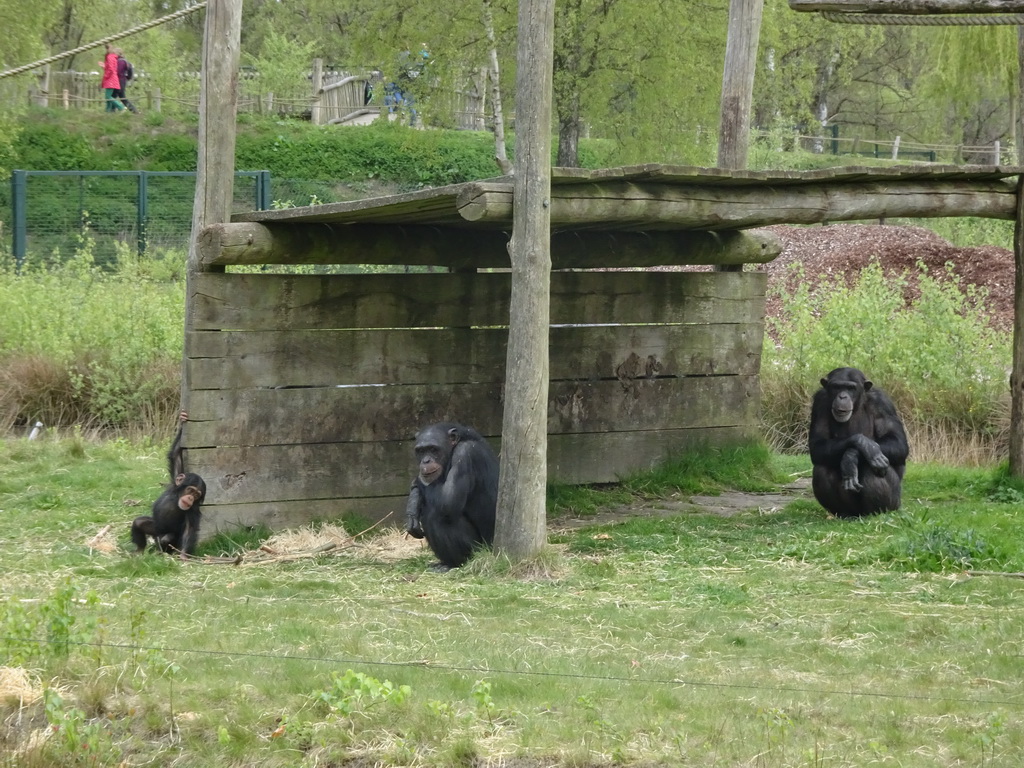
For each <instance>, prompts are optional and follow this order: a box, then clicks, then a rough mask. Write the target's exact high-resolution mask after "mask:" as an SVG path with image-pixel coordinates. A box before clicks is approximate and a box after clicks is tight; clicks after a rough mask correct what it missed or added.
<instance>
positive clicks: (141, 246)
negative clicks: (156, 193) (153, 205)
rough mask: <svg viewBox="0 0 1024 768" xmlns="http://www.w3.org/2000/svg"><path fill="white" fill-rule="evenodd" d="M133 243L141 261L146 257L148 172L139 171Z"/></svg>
mask: <svg viewBox="0 0 1024 768" xmlns="http://www.w3.org/2000/svg"><path fill="white" fill-rule="evenodd" d="M135 210H136V216H135V242H136V244H137V249H138V253H139V258H140V259H141V258H142V257H143V256H145V255H146V221H147V220H148V219H149V171H139V198H138V200H137V201H136V206H135Z"/></svg>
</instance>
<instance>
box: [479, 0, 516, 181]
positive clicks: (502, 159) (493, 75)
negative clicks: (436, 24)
mask: <svg viewBox="0 0 1024 768" xmlns="http://www.w3.org/2000/svg"><path fill="white" fill-rule="evenodd" d="M484 27H486V29H487V42H489V43H490V46H491V50H490V58H491V66H490V67H489V68H488V71H487V74H488V76H489V78H490V80H491V109H492V111H493V113H494V161H495V162H496V163H497V164H498V168H500V169H501V172H502V173H503V174H504V175H506V176H508V175H509V174H510V173H512V163H510V162H509V160H508V153H507V152H506V151H505V114H504V112H503V111H502V108H501V70H500V69H499V68H498V48H497V46H496V45H495V42H494V14H493V13H492V12H491V0H484Z"/></svg>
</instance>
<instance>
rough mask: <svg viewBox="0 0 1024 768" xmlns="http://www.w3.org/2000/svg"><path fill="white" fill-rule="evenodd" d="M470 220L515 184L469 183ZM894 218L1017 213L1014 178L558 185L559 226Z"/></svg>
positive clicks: (463, 198) (466, 211) (465, 210)
mask: <svg viewBox="0 0 1024 768" xmlns="http://www.w3.org/2000/svg"><path fill="white" fill-rule="evenodd" d="M458 209H459V213H460V214H461V215H462V216H463V218H465V219H466V220H467V221H472V222H477V223H483V222H498V221H506V220H507V219H508V217H509V216H510V215H511V212H512V187H511V185H509V184H506V183H500V182H479V183H475V184H470V185H467V187H466V188H465V189H464V190H463V191H462V193H461V194H460V195H459V198H458ZM880 216H887V217H890V218H896V217H909V218H934V217H943V216H979V217H984V218H995V219H1014V218H1015V217H1016V193H1015V189H1014V182H1013V181H1006V180H976V181H970V182H968V181H929V182H927V183H922V182H919V181H914V180H891V179H890V180H886V181H880V182H876V183H872V182H865V183H848V184H836V183H831V184H829V183H809V184H801V185H791V186H782V185H780V186H775V187H773V188H771V189H766V188H765V187H764V186H763V185H761V186H758V185H736V186H725V185H721V186H710V185H708V186H701V185H698V184H694V185H680V186H669V185H667V184H637V183H632V182H623V181H607V182H587V183H580V184H573V185H565V186H559V187H554V188H553V189H552V196H551V225H552V226H553V227H573V226H602V227H604V228H612V226H618V227H621V228H637V227H638V225H639V224H640V223H641V222H643V223H644V225H645V226H646V227H647V228H648V229H670V228H671V229H708V230H719V229H745V228H749V227H762V226H767V225H770V224H820V223H821V222H824V221H856V220H870V219H877V218H879V217H880Z"/></svg>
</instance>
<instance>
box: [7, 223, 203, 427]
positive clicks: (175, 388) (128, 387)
mask: <svg viewBox="0 0 1024 768" xmlns="http://www.w3.org/2000/svg"><path fill="white" fill-rule="evenodd" d="M119 256H120V259H119V262H118V266H117V270H116V271H115V272H114V273H110V272H105V271H103V270H100V269H99V268H98V267H97V266H96V264H95V262H94V260H93V256H92V239H91V238H90V237H89V235H88V233H86V235H85V236H83V238H82V239H81V240H80V244H79V249H78V251H77V252H76V253H75V255H74V256H73V257H72V258H71V259H69V260H68V261H67V262H65V263H63V264H58V265H56V266H55V267H54V268H53V269H46V268H45V267H42V266H33V265H28V266H27V267H26V268H25V269H24V270H22V271H21V272H20V273H17V272H15V271H14V269H13V267H12V266H11V265H8V266H7V267H6V268H3V269H2V270H0V325H2V326H3V328H4V334H3V336H2V337H0V360H3V361H5V366H4V370H3V372H2V373H0V382H2V384H3V386H2V387H0V406H2V408H0V410H3V411H4V412H6V413H8V414H10V416H9V418H12V419H13V418H21V419H30V420H33V421H34V420H36V419H39V420H42V421H43V422H44V424H47V425H51V426H52V425H57V424H62V423H67V422H68V421H70V422H71V423H75V422H81V421H85V422H89V423H93V424H105V425H122V426H123V425H126V424H131V423H133V422H136V421H137V420H139V418H140V416H141V417H142V419H143V420H146V419H147V418H150V417H157V418H158V417H159V416H160V415H162V414H163V413H164V412H165V411H167V409H168V407H171V408H173V407H174V406H171V405H170V402H171V401H174V402H176V401H177V399H178V392H179V383H178V381H177V372H176V370H175V368H176V367H177V366H176V365H175V363H174V362H173V361H176V360H179V359H180V357H181V352H182V343H183V340H182V334H181V329H182V327H183V323H184V297H183V285H182V284H181V283H160V282H156V281H154V280H152V279H149V276H148V272H149V270H150V268H151V266H152V264H145V263H140V262H138V261H137V260H136V259H135V258H134V256H133V255H132V254H131V253H130V251H129V250H128V248H127V247H122V249H121V250H120V253H119ZM41 308H46V311H40V309H41Z"/></svg>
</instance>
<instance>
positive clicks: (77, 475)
mask: <svg viewBox="0 0 1024 768" xmlns="http://www.w3.org/2000/svg"><path fill="white" fill-rule="evenodd" d="M162 453H163V452H162V450H161V449H160V448H158V447H155V446H146V445H142V446H140V445H135V444H131V443H127V442H123V441H122V442H113V443H106V444H92V443H88V442H86V441H84V440H72V441H59V442H57V441H49V440H46V441H42V442H31V443H29V442H26V441H23V440H9V441H5V442H0V510H2V512H0V514H2V515H3V518H4V522H5V525H4V529H3V534H2V537H3V540H2V546H0V592H2V594H3V596H4V598H5V602H4V603H3V604H2V606H0V658H3V659H5V662H4V663H7V664H9V665H13V666H20V667H23V668H24V669H26V670H29V671H30V672H31V674H32V675H33V677H34V679H35V680H36V681H37V682H38V681H43V683H44V684H45V685H47V686H49V687H50V688H51V689H52V690H54V691H56V692H58V693H59V695H60V697H61V699H62V701H61V703H60V704H59V705H57V704H54V703H53V702H54V699H53V697H52V696H51V698H50V699H49V701H50V706H49V707H48V708H47V709H44V707H43V704H42V702H39V703H34V704H31V705H29V706H27V707H25V708H23V709H21V710H19V708H18V705H17V703H10V702H7V703H6V704H3V705H0V710H2V714H3V718H2V722H3V725H2V726H0V752H2V753H3V754H4V755H6V757H5V758H4V759H3V760H0V765H4V766H6V765H19V766H20V765H29V766H32V765H39V766H44V765H45V766H54V765H58V766H59V765H68V766H72V765H73V766H77V765H90V766H91V765H111V766H114V765H120V764H122V763H123V762H126V763H127V764H131V765H145V764H158V765H161V764H172V763H173V764H175V765H184V766H225V765H232V766H254V765H259V766H293V765H310V766H312V765H369V764H374V763H378V764H382V765H415V766H419V765H423V766H434V765H438V766H441V765H443V766H456V765H467V766H468V765H487V764H498V763H499V762H500V760H502V759H504V760H506V761H508V763H507V764H515V765H518V766H527V767H529V768H532V766H541V765H545V766H547V765H559V766H597V765H610V764H627V765H630V764H635V765H645V766H648V765H658V764H662V765H695V766H696V765H701V766H704V765H722V766H804V765H806V766H818V765H820V766H859V765H869V764H880V765H899V766H929V767H931V766H954V765H972V766H982V765H984V766H1017V765H1020V764H1021V762H1022V760H1024V727H1022V726H1024V707H1022V705H1021V701H1020V698H1019V696H1018V694H1017V691H1019V690H1020V688H1021V685H1022V683H1024V679H1022V678H1024V667H1022V665H1021V664H1020V655H1021V652H1022V640H1021V638H1022V637H1024V611H1021V610H1020V607H1019V605H1020V601H1021V598H1022V596H1024V581H1021V580H1018V579H1014V578H1009V577H1005V576H979V577H969V576H967V575H965V573H964V568H965V565H969V567H970V568H973V569H976V570H984V571H1006V572H1019V571H1024V532H1022V527H1021V526H1020V524H1019V520H1018V518H1019V516H1020V510H1021V504H1020V501H1019V499H1015V498H1014V496H1013V493H1014V488H1015V486H1014V484H1013V483H1012V482H1009V481H1007V480H1006V479H1005V477H1004V473H1002V474H1001V472H1000V471H999V470H982V469H959V468H948V467H939V466H922V465H917V464H912V465H911V466H910V467H909V469H908V474H907V479H906V486H905V493H904V499H905V504H904V509H903V510H902V511H900V512H899V513H895V514H890V515H882V516H878V517H873V518H869V519H863V520H854V521H838V520H833V519H828V518H827V517H826V516H825V514H824V512H823V511H822V510H821V508H820V507H818V506H817V504H815V503H814V502H813V500H808V499H799V500H796V501H794V502H793V503H791V504H789V505H788V506H786V507H785V508H783V509H781V510H778V511H774V512H771V513H763V512H758V511H757V510H751V511H749V512H745V513H741V514H738V515H735V516H733V517H719V516H716V515H712V514H685V515H680V516H676V517H668V518H664V519H649V518H645V519H633V520H623V521H620V522H617V523H613V524H609V525H600V526H597V525H593V526H590V527H585V528H580V529H575V530H568V531H566V530H560V532H558V533H557V534H552V535H551V536H550V544H549V548H548V551H547V552H546V553H545V556H544V558H543V563H542V565H543V567H536V568H532V569H529V568H527V569H524V568H521V567H516V566H512V567H510V566H508V564H506V563H503V562H501V561H500V560H499V559H497V558H495V557H493V556H487V555H485V556H482V557H479V558H478V559H477V560H475V561H473V562H472V563H471V564H470V565H468V566H467V567H466V568H464V569H461V570H460V571H454V572H451V573H448V574H434V573H431V572H428V571H426V570H425V565H426V563H427V561H428V559H429V558H428V557H427V556H426V554H423V555H413V556H411V557H409V558H406V559H404V560H400V561H398V562H396V563H390V564H389V563H384V562H381V561H379V560H376V559H373V558H372V557H370V556H369V555H368V554H365V553H363V554H360V552H361V550H358V549H352V550H346V551H345V553H344V554H342V555H336V556H325V557H322V558H320V559H318V560H315V561H303V562H298V563H291V564H276V565H252V566H246V565H242V566H236V567H231V566H224V565H201V564H188V565H182V564H181V563H179V562H178V561H177V560H175V559H173V558H169V557H163V556H159V555H145V556H142V557H134V556H131V555H129V554H128V535H127V534H128V524H129V521H130V520H131V518H132V517H133V516H134V515H136V514H139V511H140V509H143V508H144V507H146V506H148V504H149V502H150V501H151V500H152V498H153V497H154V496H155V495H156V493H157V492H158V491H159V489H160V484H161V482H162V481H163V476H164V472H165V468H164V466H163V457H162ZM724 465H729V466H728V467H727V468H728V469H729V471H730V472H732V473H733V474H731V475H729V474H723V472H724V470H723V469H722V468H721V467H722V466H724ZM807 469H809V465H808V462H807V459H806V457H784V458H783V457H778V456H773V455H771V454H765V453H763V452H762V451H760V450H759V449H750V450H749V451H746V452H742V451H739V452H703V453H701V454H699V455H698V456H697V457H696V458H692V459H690V460H687V461H686V462H679V465H678V467H677V469H676V471H675V472H673V473H671V474H665V473H663V474H662V475H660V476H657V475H655V476H651V477H648V478H634V479H631V481H630V484H629V485H628V487H620V488H618V489H616V491H615V495H612V496H604V497H603V498H604V501H603V502H602V500H601V499H602V495H601V493H600V492H599V491H597V490H594V489H591V491H590V493H591V494H592V497H591V501H592V503H593V505H594V508H595V509H599V508H604V507H608V506H614V505H616V504H620V503H622V502H623V501H628V500H629V499H634V500H636V499H638V498H640V497H638V496H637V494H638V493H640V490H641V489H644V490H645V491H646V492H648V493H650V492H653V493H656V494H657V495H668V494H681V495H683V496H684V497H685V496H686V495H689V494H690V493H702V494H707V493H713V492H715V491H716V490H719V491H723V490H728V489H730V488H748V489H750V490H764V489H765V488H767V487H770V486H771V484H772V483H773V482H775V481H777V480H789V479H791V477H792V476H794V475H796V476H799V475H806V472H807ZM680 472H681V473H682V474H680ZM652 489H654V490H652ZM673 489H674V490H673ZM135 501H138V502H139V503H138V504H134V502H135ZM552 516H553V517H556V516H557V515H555V514H553V515H552ZM106 525H112V526H114V529H115V530H116V531H117V532H118V537H119V543H120V549H119V550H118V551H116V552H113V553H102V552H98V551H90V550H89V549H88V548H87V547H86V546H85V542H86V541H87V540H88V539H89V538H91V537H92V536H93V535H94V534H95V533H97V532H98V531H99V530H100V529H101V528H102V527H104V526H106ZM235 544H236V545H237V546H254V545H255V541H253V540H247V541H240V542H235ZM208 546H209V545H208ZM367 552H369V550H367ZM964 557H968V558H970V560H971V561H970V563H966V562H965V560H964ZM347 670H352V673H351V674H348V673H347ZM401 686H408V688H409V690H408V691H405V690H404V689H403V688H401ZM53 726H56V731H55V735H54V736H51V737H50V738H49V739H48V740H47V741H46V742H44V743H43V744H42V745H37V746H35V747H34V748H32V749H29V750H28V751H24V750H25V747H26V744H27V743H28V742H27V739H28V737H29V735H30V734H31V733H32V732H33V731H35V730H42V731H46V730H50V731H51V732H54V729H53Z"/></svg>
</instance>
